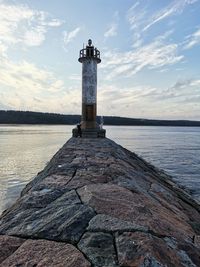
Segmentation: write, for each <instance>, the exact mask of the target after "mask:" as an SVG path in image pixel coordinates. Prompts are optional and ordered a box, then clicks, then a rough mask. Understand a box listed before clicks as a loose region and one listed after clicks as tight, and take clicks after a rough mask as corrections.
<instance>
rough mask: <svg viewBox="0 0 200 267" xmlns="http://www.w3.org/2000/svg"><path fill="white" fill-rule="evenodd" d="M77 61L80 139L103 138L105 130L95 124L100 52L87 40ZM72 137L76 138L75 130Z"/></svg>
mask: <svg viewBox="0 0 200 267" xmlns="http://www.w3.org/2000/svg"><path fill="white" fill-rule="evenodd" d="M78 61H79V62H80V63H82V117H81V125H80V126H81V133H82V137H105V130H104V129H100V127H99V125H98V124H97V122H96V113H97V64H99V63H100V62H101V59H100V52H99V50H97V48H95V47H94V46H93V45H92V40H91V39H89V40H88V45H87V46H86V48H83V49H81V50H80V55H79V59H78ZM79 130H80V129H79ZM73 136H77V131H76V130H75V129H74V130H73Z"/></svg>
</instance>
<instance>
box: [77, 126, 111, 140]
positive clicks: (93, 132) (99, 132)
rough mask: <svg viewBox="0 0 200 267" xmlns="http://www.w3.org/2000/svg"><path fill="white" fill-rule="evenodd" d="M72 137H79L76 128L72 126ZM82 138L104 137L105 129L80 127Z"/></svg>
mask: <svg viewBox="0 0 200 267" xmlns="http://www.w3.org/2000/svg"><path fill="white" fill-rule="evenodd" d="M72 136H73V137H79V135H78V129H77V128H74V129H73V130H72ZM81 137H82V138H105V137H106V130H104V129H98V128H96V129H82V136H81Z"/></svg>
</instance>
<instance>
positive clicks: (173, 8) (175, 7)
mask: <svg viewBox="0 0 200 267" xmlns="http://www.w3.org/2000/svg"><path fill="white" fill-rule="evenodd" d="M197 1H198V0H174V1H173V2H172V3H171V4H169V5H168V6H166V7H165V8H163V9H161V10H159V11H158V12H157V13H155V14H153V16H151V18H150V20H149V22H148V23H147V25H146V26H145V27H144V28H143V31H146V30H148V29H149V28H150V27H152V26H153V25H154V24H156V23H158V22H160V21H162V20H163V19H166V18H168V17H170V16H172V15H176V14H180V13H182V12H183V10H184V9H185V7H186V6H187V5H191V4H194V3H195V2H197Z"/></svg>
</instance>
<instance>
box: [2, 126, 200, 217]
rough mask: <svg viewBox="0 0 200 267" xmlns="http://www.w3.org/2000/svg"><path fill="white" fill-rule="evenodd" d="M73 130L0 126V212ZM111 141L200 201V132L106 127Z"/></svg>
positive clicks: (69, 127) (9, 203)
mask: <svg viewBox="0 0 200 267" xmlns="http://www.w3.org/2000/svg"><path fill="white" fill-rule="evenodd" d="M72 128H73V126H69V125H67V126H66V125H53V126H52V125H51V126H47V125H41V126H40V125H34V126H33V125H30V126H27V125H19V126H16V125H13V126H8V125H1V126H0V212H2V211H3V210H4V209H5V208H6V207H8V206H10V205H11V203H13V202H14V201H15V200H16V198H17V197H18V196H19V194H20V191H21V190H22V188H23V187H24V186H25V185H26V184H27V183H28V182H29V181H30V180H31V179H32V178H33V177H34V176H35V175H36V174H37V173H38V172H39V171H41V170H42V169H43V168H44V166H45V165H46V164H47V162H48V161H49V160H50V159H51V157H52V156H53V155H54V154H55V153H56V152H57V150H58V149H59V148H60V147H61V146H62V145H63V144H64V143H65V142H66V141H67V140H68V139H69V138H70V137H71V131H72ZM105 128H106V130H107V137H108V138H111V139H112V140H114V141H116V142H117V143H119V144H121V145H122V146H124V147H126V148H127V149H129V150H131V151H134V152H136V153H137V154H138V155H140V156H142V157H143V158H145V159H146V160H147V161H150V162H152V163H153V164H154V165H155V166H157V167H159V168H162V169H164V170H165V171H166V172H167V173H169V174H170V175H172V176H173V178H174V180H175V181H177V182H179V183H180V184H181V185H183V186H186V187H187V188H188V189H189V190H190V191H191V192H192V194H193V195H194V197H198V198H199V199H200V138H199V136H200V128H194V127H191V128H186V127H144V126H143V127H141V126H138V127H136V126H135V127H134V126H126V127H125V126H124V127H123V126H118V127H117V126H106V127H105Z"/></svg>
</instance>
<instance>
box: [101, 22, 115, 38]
mask: <svg viewBox="0 0 200 267" xmlns="http://www.w3.org/2000/svg"><path fill="white" fill-rule="evenodd" d="M116 35H117V24H116V23H113V24H111V25H110V27H109V29H108V30H107V31H106V32H105V33H104V37H106V38H108V37H112V36H116Z"/></svg>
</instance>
